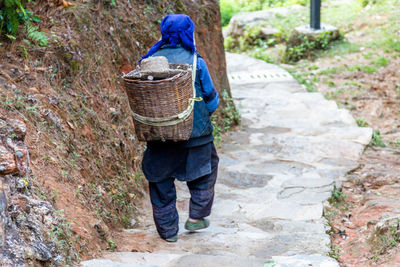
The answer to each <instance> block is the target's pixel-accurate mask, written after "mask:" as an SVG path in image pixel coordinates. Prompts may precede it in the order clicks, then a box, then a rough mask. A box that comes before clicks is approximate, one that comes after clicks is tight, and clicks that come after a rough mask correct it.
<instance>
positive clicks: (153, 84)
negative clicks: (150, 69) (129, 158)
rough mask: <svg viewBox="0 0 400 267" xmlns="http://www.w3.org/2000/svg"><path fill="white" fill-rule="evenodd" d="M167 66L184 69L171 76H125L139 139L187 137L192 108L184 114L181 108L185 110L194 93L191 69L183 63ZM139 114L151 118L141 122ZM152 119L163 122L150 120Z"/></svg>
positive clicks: (181, 138) (191, 125) (191, 121)
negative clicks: (158, 78)
mask: <svg viewBox="0 0 400 267" xmlns="http://www.w3.org/2000/svg"><path fill="white" fill-rule="evenodd" d="M170 68H171V69H182V70H184V71H182V72H181V73H179V74H177V75H175V76H173V77H170V78H166V79H162V80H153V81H149V80H134V79H129V78H128V77H124V83H125V90H126V92H127V94H128V99H129V105H130V107H131V110H132V114H133V118H134V124H135V131H136V135H137V137H138V139H139V140H140V141H155V140H162V141H164V140H173V141H183V140H188V139H189V137H190V135H191V133H192V127H193V111H192V109H190V114H189V113H188V112H187V113H186V116H187V118H182V116H181V114H182V112H184V111H188V107H189V105H190V103H191V100H190V99H192V98H193V97H194V96H193V84H192V71H191V69H190V67H189V65H186V64H170ZM178 114H179V116H178ZM188 114H189V115H188ZM141 116H142V117H144V118H147V119H148V120H150V123H148V121H145V122H143V120H141ZM186 116H185V117H186ZM152 119H155V120H158V121H159V120H161V121H163V120H164V122H161V123H160V122H158V123H151V120H152ZM179 119H180V122H179V123H177V121H179ZM171 122H172V123H171ZM171 124H172V125H171ZM160 125H162V126H160Z"/></svg>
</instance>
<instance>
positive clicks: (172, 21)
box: [139, 14, 196, 63]
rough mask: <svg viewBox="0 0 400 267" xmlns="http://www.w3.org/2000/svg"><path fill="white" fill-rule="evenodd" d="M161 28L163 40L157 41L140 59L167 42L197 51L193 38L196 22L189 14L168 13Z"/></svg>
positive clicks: (173, 45) (193, 51) (148, 55)
mask: <svg viewBox="0 0 400 267" xmlns="http://www.w3.org/2000/svg"><path fill="white" fill-rule="evenodd" d="M160 28H161V34H162V38H161V41H158V42H157V43H155V44H154V45H153V46H152V47H151V48H150V50H149V52H147V54H146V55H144V56H143V57H142V59H141V60H140V61H142V60H143V59H145V58H148V57H150V56H151V55H153V54H154V53H155V52H157V51H158V50H159V49H160V48H161V47H162V46H163V45H166V44H169V45H170V46H171V47H176V45H178V44H181V45H182V46H183V48H185V49H187V50H189V51H191V52H192V53H195V52H196V46H195V44H194V40H193V33H194V23H193V21H192V20H191V19H190V17H189V16H187V15H183V14H173V15H168V16H166V17H165V18H164V19H163V20H162V21H161V25H160ZM140 61H139V63H140Z"/></svg>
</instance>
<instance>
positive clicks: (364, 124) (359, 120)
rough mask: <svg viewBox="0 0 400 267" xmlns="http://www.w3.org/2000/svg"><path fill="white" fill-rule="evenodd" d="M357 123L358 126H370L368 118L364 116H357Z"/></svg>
mask: <svg viewBox="0 0 400 267" xmlns="http://www.w3.org/2000/svg"><path fill="white" fill-rule="evenodd" d="M356 123H357V125H358V127H367V126H368V122H367V121H366V120H364V119H363V118H356Z"/></svg>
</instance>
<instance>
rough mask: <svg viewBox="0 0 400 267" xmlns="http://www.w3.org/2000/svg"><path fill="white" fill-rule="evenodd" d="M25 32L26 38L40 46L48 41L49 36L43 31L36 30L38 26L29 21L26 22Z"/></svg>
mask: <svg viewBox="0 0 400 267" xmlns="http://www.w3.org/2000/svg"><path fill="white" fill-rule="evenodd" d="M25 28H26V33H27V35H28V38H29V39H31V40H32V41H33V42H35V43H37V44H38V45H40V46H46V45H47V44H48V43H49V38H48V37H47V35H46V34H45V33H43V32H40V31H38V29H39V27H35V26H33V25H32V24H31V23H30V22H27V23H26V27H25Z"/></svg>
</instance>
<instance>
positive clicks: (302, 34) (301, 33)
mask: <svg viewBox="0 0 400 267" xmlns="http://www.w3.org/2000/svg"><path fill="white" fill-rule="evenodd" d="M321 34H326V35H327V36H328V37H327V38H328V39H329V42H333V41H335V40H337V39H338V38H339V37H340V33H339V29H338V28H335V27H333V26H330V25H327V24H321V29H320V30H314V29H312V28H310V26H309V25H303V26H300V27H297V28H296V29H295V30H294V31H293V32H292V34H291V35H290V38H289V41H288V47H295V46H298V45H300V44H302V43H303V42H304V38H307V40H308V41H309V42H316V41H318V38H319V37H320V36H321Z"/></svg>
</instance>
